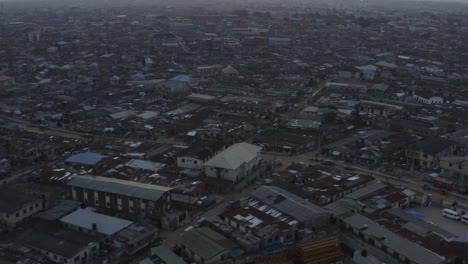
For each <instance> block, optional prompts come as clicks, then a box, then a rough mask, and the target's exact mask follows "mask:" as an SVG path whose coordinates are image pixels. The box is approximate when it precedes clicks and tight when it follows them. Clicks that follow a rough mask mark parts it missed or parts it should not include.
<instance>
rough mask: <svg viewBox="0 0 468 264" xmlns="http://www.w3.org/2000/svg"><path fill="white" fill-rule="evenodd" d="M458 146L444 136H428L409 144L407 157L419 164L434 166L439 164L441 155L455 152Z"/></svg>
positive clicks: (426, 166)
mask: <svg viewBox="0 0 468 264" xmlns="http://www.w3.org/2000/svg"><path fill="white" fill-rule="evenodd" d="M456 147H457V144H456V143H455V142H454V141H451V140H448V139H445V138H442V137H431V138H426V139H423V140H421V141H420V142H418V143H416V144H414V145H412V146H409V147H408V148H407V150H406V158H407V159H408V160H410V161H411V162H412V163H414V164H415V165H417V166H420V167H424V168H432V167H434V166H438V164H439V159H440V157H442V156H444V155H451V154H453V153H454V152H455V149H456Z"/></svg>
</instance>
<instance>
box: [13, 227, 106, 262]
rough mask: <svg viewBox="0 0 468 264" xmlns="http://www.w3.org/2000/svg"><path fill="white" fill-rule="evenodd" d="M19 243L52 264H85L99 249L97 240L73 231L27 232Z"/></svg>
mask: <svg viewBox="0 0 468 264" xmlns="http://www.w3.org/2000/svg"><path fill="white" fill-rule="evenodd" d="M19 243H20V244H22V245H24V246H26V247H30V248H32V249H34V250H35V251H38V252H40V253H41V254H42V255H43V256H44V257H45V258H47V260H48V261H50V262H52V263H65V264H67V263H73V264H85V263H89V262H92V257H93V255H94V254H95V253H97V251H98V250H99V248H100V245H99V239H98V238H95V237H90V236H86V235H83V234H80V233H77V232H74V231H69V232H67V231H62V232H57V233H53V234H50V233H47V232H43V231H41V230H31V231H27V232H26V234H24V235H23V236H22V237H21V238H20V240H19Z"/></svg>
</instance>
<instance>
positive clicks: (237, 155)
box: [204, 142, 262, 182]
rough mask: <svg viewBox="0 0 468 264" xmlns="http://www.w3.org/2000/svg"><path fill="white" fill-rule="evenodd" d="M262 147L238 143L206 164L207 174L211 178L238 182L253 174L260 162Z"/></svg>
mask: <svg viewBox="0 0 468 264" xmlns="http://www.w3.org/2000/svg"><path fill="white" fill-rule="evenodd" d="M261 150H262V148H261V147H258V146H255V145H252V144H248V143H245V142H244V143H236V144H233V145H231V146H230V147H229V148H227V149H225V150H224V151H222V152H220V153H218V154H217V155H216V156H214V157H213V158H212V159H210V160H208V161H207V162H205V164H204V167H205V174H206V176H208V177H211V178H218V179H224V180H228V181H232V182H237V181H239V180H241V179H243V178H245V177H247V176H248V174H250V173H252V172H253V171H254V170H255V169H256V168H257V166H258V163H259V161H260V151H261Z"/></svg>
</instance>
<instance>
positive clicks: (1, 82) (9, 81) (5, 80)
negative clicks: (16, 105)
mask: <svg viewBox="0 0 468 264" xmlns="http://www.w3.org/2000/svg"><path fill="white" fill-rule="evenodd" d="M13 84H15V78H13V77H10V76H0V87H2V88H4V87H8V86H11V85H13Z"/></svg>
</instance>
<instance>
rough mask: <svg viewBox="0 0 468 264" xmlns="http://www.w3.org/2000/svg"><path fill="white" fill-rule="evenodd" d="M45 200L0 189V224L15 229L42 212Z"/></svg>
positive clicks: (7, 189) (15, 191)
mask: <svg viewBox="0 0 468 264" xmlns="http://www.w3.org/2000/svg"><path fill="white" fill-rule="evenodd" d="M44 207H45V200H44V199H43V198H41V197H37V196H35V195H31V194H27V193H23V192H20V191H17V190H12V189H9V188H0V224H2V225H6V226H8V227H16V226H18V225H19V224H21V222H24V221H25V220H27V219H28V218H30V217H31V216H32V215H34V214H35V213H37V212H39V211H41V210H43V209H44Z"/></svg>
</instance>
